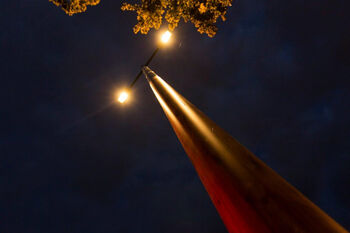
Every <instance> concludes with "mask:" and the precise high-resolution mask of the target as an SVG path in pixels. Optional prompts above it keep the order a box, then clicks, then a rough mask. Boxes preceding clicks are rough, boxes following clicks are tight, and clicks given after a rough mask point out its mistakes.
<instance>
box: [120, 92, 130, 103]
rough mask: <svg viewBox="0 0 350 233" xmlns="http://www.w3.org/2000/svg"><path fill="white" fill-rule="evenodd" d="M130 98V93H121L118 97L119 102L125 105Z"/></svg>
mask: <svg viewBox="0 0 350 233" xmlns="http://www.w3.org/2000/svg"><path fill="white" fill-rule="evenodd" d="M128 97H129V92H128V91H125V90H124V91H122V92H120V93H119V96H118V101H119V103H121V104H122V103H124V102H125V101H126V100H127V99H128Z"/></svg>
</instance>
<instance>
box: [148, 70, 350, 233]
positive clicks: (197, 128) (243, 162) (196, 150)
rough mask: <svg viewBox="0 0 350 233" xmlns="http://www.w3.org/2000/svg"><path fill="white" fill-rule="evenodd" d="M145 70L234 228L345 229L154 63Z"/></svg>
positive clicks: (278, 232) (283, 232)
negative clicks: (183, 92) (187, 96)
mask: <svg viewBox="0 0 350 233" xmlns="http://www.w3.org/2000/svg"><path fill="white" fill-rule="evenodd" d="M142 70H143V72H144V74H145V76H146V78H147V80H148V82H149V84H150V86H151V88H152V90H153V92H154V94H155V96H156V97H157V100H158V101H159V103H160V105H161V107H162V108H163V110H164V112H165V114H166V116H167V118H168V120H169V121H170V123H171V125H172V127H173V129H174V131H175V133H176V135H177V137H178V139H179V140H180V142H181V144H182V146H183V148H184V149H185V151H186V153H187V155H188V156H189V158H190V160H191V161H192V163H193V165H194V167H195V169H196V171H197V173H198V175H199V178H200V179H201V181H202V183H203V185H204V187H205V188H206V190H207V192H208V194H209V196H210V198H211V200H212V202H213V204H214V205H215V207H216V209H217V211H218V213H219V214H220V216H221V218H222V220H223V222H224V224H225V225H226V228H227V229H228V231H229V232H230V233H301V232H303V233H304V232H308V233H311V232H312V233H316V232H317V233H320V232H322V233H340V232H342V233H345V232H347V231H346V230H345V229H344V228H343V227H341V226H340V225H339V224H338V223H337V222H335V221H334V220H333V219H332V218H331V217H329V216H328V215H327V214H326V213H324V212H323V211H322V210H321V209H320V208H319V207H317V206H316V205H315V204H313V203H312V202H311V201H310V200H308V199H307V198H306V197H305V196H303V195H302V194H301V193H300V192H299V191H298V190H297V189H295V188H294V187H293V186H292V185H290V184H289V183H288V182H287V181H285V180H284V179H283V178H282V177H281V176H279V175H278V174H277V173H276V172H274V171H273V170H272V169H271V168H269V167H268V166H267V165H266V164H264V163H263V162H262V161H261V160H259V159H258V158H257V157H256V156H255V155H253V154H252V153H251V152H250V151H249V150H248V149H246V148H245V147H244V146H242V145H241V144H239V143H238V142H237V141H236V140H235V139H234V138H232V137H231V136H230V135H229V134H228V133H226V132H225V131H224V130H223V129H221V128H220V127H219V126H217V125H216V124H215V123H214V122H213V121H211V120H210V119H209V118H208V117H207V116H206V115H204V114H203V113H202V112H201V111H200V110H198V109H197V108H196V107H195V106H194V105H192V104H191V103H190V102H189V101H187V100H186V99H185V98H184V97H182V96H181V95H180V94H178V93H177V92H176V91H175V90H174V89H173V88H172V87H171V86H169V85H168V84H167V83H166V82H165V81H164V80H162V79H161V78H160V77H159V76H157V75H156V74H155V73H154V72H153V71H152V70H150V69H149V68H148V67H144V68H143V69H142Z"/></svg>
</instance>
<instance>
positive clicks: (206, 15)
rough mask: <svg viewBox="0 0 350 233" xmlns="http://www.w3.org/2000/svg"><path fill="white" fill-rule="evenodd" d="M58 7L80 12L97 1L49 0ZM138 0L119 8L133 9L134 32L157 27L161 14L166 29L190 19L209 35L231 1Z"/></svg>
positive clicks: (144, 32) (71, 13)
mask: <svg viewBox="0 0 350 233" xmlns="http://www.w3.org/2000/svg"><path fill="white" fill-rule="evenodd" d="M49 1H51V2H53V3H54V4H56V5H57V6H61V7H62V9H63V10H64V11H65V12H66V13H67V14H69V15H73V14H75V13H79V12H83V11H85V10H86V8H87V6H88V5H97V4H98V3H99V2H100V0H49ZM137 1H139V3H136V4H130V3H123V4H122V8H121V9H122V10H123V11H135V12H136V13H137V21H138V22H137V24H136V25H135V26H134V32H135V33H138V32H141V33H142V34H147V33H148V31H149V30H150V29H152V28H154V29H159V27H160V26H161V25H162V22H163V17H164V18H165V20H166V21H167V22H168V26H169V29H170V30H174V29H175V28H176V27H177V26H178V24H179V22H180V20H181V19H183V20H184V22H189V21H190V22H192V23H193V24H194V25H195V27H196V28H197V30H198V31H199V32H200V33H206V34H207V35H208V36H210V37H213V36H214V35H215V34H216V32H217V27H216V25H215V24H216V22H217V20H218V19H219V18H221V19H222V20H223V21H225V20H226V18H225V15H226V12H227V9H228V8H229V7H230V6H231V4H232V1H233V0H137Z"/></svg>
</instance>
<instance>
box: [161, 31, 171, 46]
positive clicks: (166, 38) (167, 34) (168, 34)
mask: <svg viewBox="0 0 350 233" xmlns="http://www.w3.org/2000/svg"><path fill="white" fill-rule="evenodd" d="M170 37H171V32H169V31H166V32H164V34H163V35H162V38H161V41H162V42H163V43H164V44H166V43H168V42H169V40H170Z"/></svg>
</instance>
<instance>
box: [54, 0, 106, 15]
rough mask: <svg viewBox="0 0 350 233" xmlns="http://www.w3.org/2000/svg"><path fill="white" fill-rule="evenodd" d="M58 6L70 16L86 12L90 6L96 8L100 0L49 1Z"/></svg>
mask: <svg viewBox="0 0 350 233" xmlns="http://www.w3.org/2000/svg"><path fill="white" fill-rule="evenodd" d="M49 1H50V2H52V3H53V4H55V5H56V6H59V7H61V8H62V9H63V10H64V11H65V12H66V13H67V14H68V15H73V14H75V13H81V12H84V11H86V8H87V6H88V5H91V6H95V5H97V4H99V3H100V0H49Z"/></svg>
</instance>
